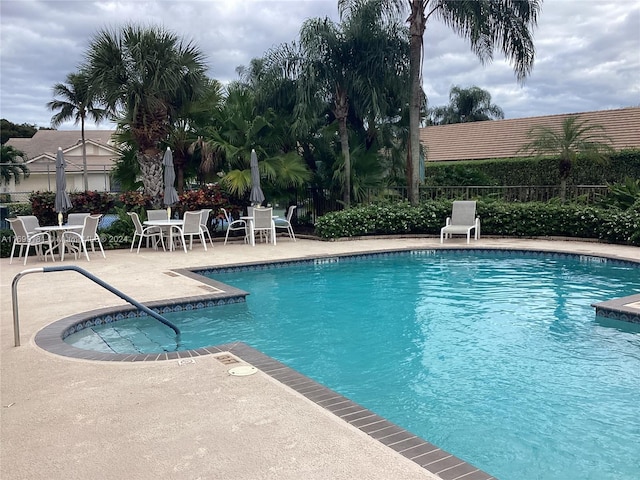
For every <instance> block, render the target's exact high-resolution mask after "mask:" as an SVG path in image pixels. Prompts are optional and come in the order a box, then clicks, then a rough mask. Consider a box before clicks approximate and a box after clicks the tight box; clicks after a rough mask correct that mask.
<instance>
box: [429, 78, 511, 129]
mask: <svg viewBox="0 0 640 480" xmlns="http://www.w3.org/2000/svg"><path fill="white" fill-rule="evenodd" d="M498 118H504V112H503V111H502V109H501V108H500V107H499V106H498V105H495V104H493V103H491V94H490V93H489V92H488V91H486V90H483V89H482V88H480V87H476V86H473V87H470V88H460V87H459V86H457V85H455V86H453V87H451V90H450V91H449V105H446V106H443V107H435V108H433V109H429V122H430V123H431V124H432V125H448V124H451V123H466V122H482V121H484V120H494V119H498Z"/></svg>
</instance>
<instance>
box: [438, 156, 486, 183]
mask: <svg viewBox="0 0 640 480" xmlns="http://www.w3.org/2000/svg"><path fill="white" fill-rule="evenodd" d="M429 170H431V168H429ZM428 184H429V185H447V186H449V185H459V186H471V185H496V184H497V183H496V182H495V181H494V180H493V179H492V178H491V177H490V176H489V175H488V174H487V173H485V172H484V171H483V170H482V169H478V168H474V165H470V164H458V162H456V164H455V165H451V166H449V167H448V168H439V169H435V170H434V171H433V172H432V176H431V177H430V178H429V182H428Z"/></svg>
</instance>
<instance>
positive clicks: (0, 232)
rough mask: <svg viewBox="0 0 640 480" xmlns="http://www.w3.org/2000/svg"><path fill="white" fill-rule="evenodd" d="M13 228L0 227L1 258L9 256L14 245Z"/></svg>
mask: <svg viewBox="0 0 640 480" xmlns="http://www.w3.org/2000/svg"><path fill="white" fill-rule="evenodd" d="M13 237H14V235H13V230H11V229H10V228H9V229H4V228H3V229H0V258H9V256H10V255H11V246H12V245H13Z"/></svg>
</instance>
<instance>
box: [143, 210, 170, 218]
mask: <svg viewBox="0 0 640 480" xmlns="http://www.w3.org/2000/svg"><path fill="white" fill-rule="evenodd" d="M147 220H167V211H166V210H147Z"/></svg>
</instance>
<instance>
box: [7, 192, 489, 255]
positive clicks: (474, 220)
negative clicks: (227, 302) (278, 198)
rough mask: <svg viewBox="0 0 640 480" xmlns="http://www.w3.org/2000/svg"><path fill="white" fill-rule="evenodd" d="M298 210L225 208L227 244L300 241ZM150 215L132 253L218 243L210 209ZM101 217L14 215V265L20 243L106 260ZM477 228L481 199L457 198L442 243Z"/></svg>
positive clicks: (138, 225)
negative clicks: (42, 220)
mask: <svg viewBox="0 0 640 480" xmlns="http://www.w3.org/2000/svg"><path fill="white" fill-rule="evenodd" d="M295 209H296V206H295V205H292V206H290V207H289V209H288V211H287V215H286V218H284V219H283V218H280V217H279V216H277V215H274V214H273V209H272V208H271V207H269V208H254V207H248V211H247V215H244V216H241V217H240V218H239V219H234V218H232V217H231V215H230V214H229V212H227V210H225V209H224V208H222V209H221V210H222V213H223V215H224V218H225V223H226V234H225V238H224V244H225V245H226V244H227V241H228V239H229V234H230V233H232V232H244V235H243V238H244V242H245V243H248V244H250V245H252V246H255V244H256V238H258V239H259V240H261V241H265V242H267V243H272V244H273V245H275V244H276V233H277V230H278V229H283V230H286V233H287V234H288V235H289V237H290V238H291V239H293V241H295V240H296V237H295V233H294V232H293V226H292V225H291V218H292V216H293V213H294V210H295ZM146 213H147V220H145V221H141V220H140V217H139V216H138V214H137V213H135V212H128V215H129V216H130V217H131V220H132V221H133V225H134V228H135V231H134V234H133V239H132V241H131V249H130V250H131V251H133V248H134V247H135V246H136V240H137V253H139V252H140V247H141V246H142V240H144V239H146V241H147V247H152V248H154V249H158V245H161V246H162V249H163V250H166V249H167V247H168V249H169V250H170V251H172V250H174V249H175V248H176V243H177V242H178V241H179V243H180V244H181V245H182V248H183V250H184V252H185V253H186V252H187V238H188V239H189V250H191V249H192V248H193V239H194V237H197V238H198V239H199V240H200V243H201V244H202V246H203V248H204V250H205V251H206V250H207V237H208V240H209V243H210V244H211V246H213V239H212V238H211V234H210V233H209V229H208V227H207V222H208V220H209V215H210V213H211V209H208V208H207V209H202V210H198V211H191V212H185V213H184V216H183V218H182V219H175V218H171V214H170V211H169V212H168V211H167V210H148V211H147V212H146ZM101 217H102V215H91V214H88V213H71V214H69V215H68V219H67V223H66V224H62V222H61V221H60V222H59V224H58V225H48V226H40V225H39V223H38V218H37V217H36V216H34V215H23V216H18V217H16V218H10V219H8V221H9V222H10V224H11V229H12V230H13V232H14V241H13V246H12V248H11V258H10V259H9V263H11V262H13V256H14V254H15V250H16V247H20V249H19V253H18V258H20V257H22V256H23V251H24V265H26V264H27V258H28V255H29V250H30V248H31V247H34V248H35V251H36V253H37V255H38V257H39V258H40V259H44V260H45V261H46V259H47V257H48V256H51V259H52V261H55V256H54V252H55V251H56V250H57V251H58V253H59V255H60V260H62V261H63V260H64V256H65V252H66V251H67V249H68V250H69V252H71V253H73V254H74V258H75V259H77V258H78V255H81V254H82V253H84V255H85V257H86V259H87V261H89V252H88V249H87V245H90V246H91V251H92V252H93V253H95V244H96V243H97V244H98V247H99V248H100V252H101V253H102V256H103V258H106V257H105V254H104V249H103V247H102V242H101V241H100V235H99V234H98V224H99V221H100V218H101ZM472 231H473V232H474V239H475V240H478V239H479V238H480V218H479V217H477V216H476V202H475V201H455V202H453V207H452V210H451V216H450V217H447V219H446V223H445V226H444V227H442V229H441V230H440V243H443V242H444V239H445V238H451V237H452V236H453V235H466V237H467V243H469V240H470V237H471V232H472Z"/></svg>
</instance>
